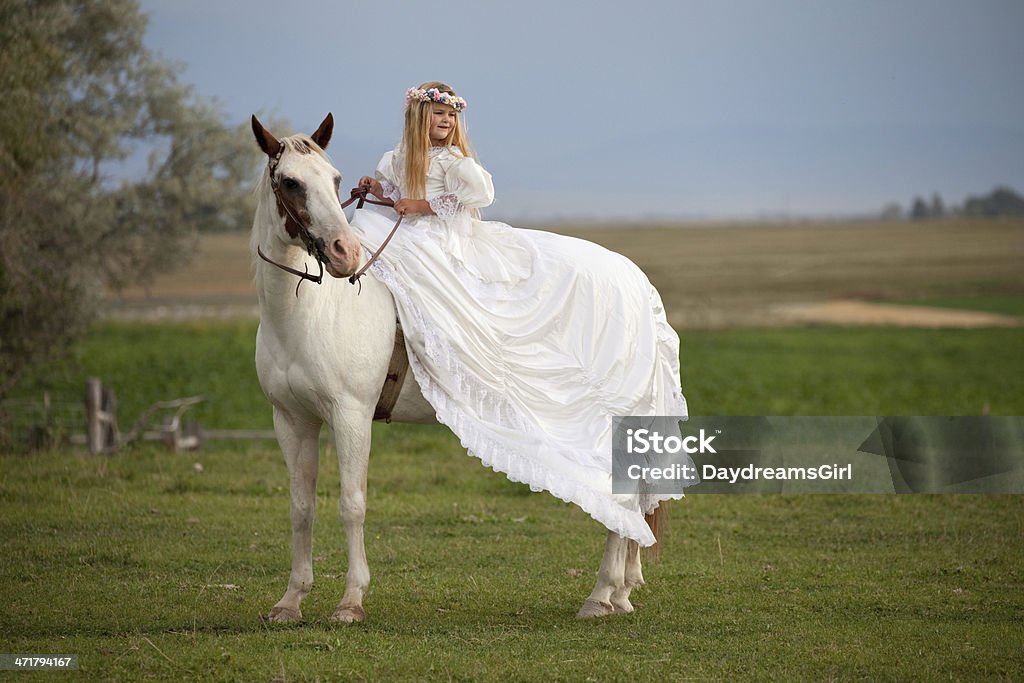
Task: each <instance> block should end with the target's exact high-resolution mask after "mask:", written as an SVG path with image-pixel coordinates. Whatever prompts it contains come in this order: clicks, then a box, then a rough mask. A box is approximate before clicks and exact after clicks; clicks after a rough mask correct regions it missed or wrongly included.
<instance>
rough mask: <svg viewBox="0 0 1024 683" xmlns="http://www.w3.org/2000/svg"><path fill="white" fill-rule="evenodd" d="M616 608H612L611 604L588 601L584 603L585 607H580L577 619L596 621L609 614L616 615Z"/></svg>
mask: <svg viewBox="0 0 1024 683" xmlns="http://www.w3.org/2000/svg"><path fill="white" fill-rule="evenodd" d="M614 613H615V608H614V607H612V604H611V603H610V602H600V601H598V600H587V601H586V602H584V603H583V607H580V611H579V612H577V613H576V618H577V619H596V618H598V617H606V616H608V615H609V614H614Z"/></svg>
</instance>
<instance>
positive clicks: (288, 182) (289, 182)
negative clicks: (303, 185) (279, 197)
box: [282, 178, 299, 190]
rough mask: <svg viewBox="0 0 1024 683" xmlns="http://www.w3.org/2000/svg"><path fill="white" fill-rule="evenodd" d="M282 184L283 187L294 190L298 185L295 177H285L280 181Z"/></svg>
mask: <svg viewBox="0 0 1024 683" xmlns="http://www.w3.org/2000/svg"><path fill="white" fill-rule="evenodd" d="M282 185H284V186H285V188H287V189H289V190H296V189H298V187H299V183H298V182H296V181H295V179H293V178H285V179H284V180H283V181H282Z"/></svg>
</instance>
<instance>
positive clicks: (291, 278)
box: [251, 201, 338, 335]
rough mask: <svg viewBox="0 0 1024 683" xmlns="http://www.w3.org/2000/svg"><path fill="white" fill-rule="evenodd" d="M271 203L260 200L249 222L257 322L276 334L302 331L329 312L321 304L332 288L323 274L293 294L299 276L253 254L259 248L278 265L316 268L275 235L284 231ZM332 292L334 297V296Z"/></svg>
mask: <svg viewBox="0 0 1024 683" xmlns="http://www.w3.org/2000/svg"><path fill="white" fill-rule="evenodd" d="M274 206H275V205H274V203H273V202H270V203H269V204H268V203H267V202H266V201H261V202H260V206H259V207H258V208H257V210H256V216H257V218H256V223H255V224H254V225H253V235H252V245H251V248H252V252H253V257H254V259H255V263H256V293H257V295H258V297H259V304H260V322H261V324H264V325H270V326H272V327H274V328H275V329H276V330H277V331H278V334H283V335H289V334H291V333H298V334H302V333H304V332H305V330H306V328H307V327H308V325H309V324H310V322H311V321H313V320H316V319H319V318H322V317H323V316H324V315H325V314H326V315H327V316H329V315H330V307H328V306H325V303H326V302H325V301H324V297H325V295H326V293H327V292H326V290H330V289H333V287H332V285H333V283H331V281H330V280H331V278H330V277H329V276H327V275H325V280H324V282H323V284H321V285H317V284H316V283H314V282H305V281H303V283H302V284H301V285H300V286H299V289H298V296H296V289H295V286H296V285H297V284H299V279H298V277H296V276H295V275H292V274H291V273H287V272H285V271H283V270H281V269H280V268H278V267H277V266H274V265H273V264H270V263H267V262H266V261H264V260H263V259H261V258H259V257H258V256H256V249H257V247H258V248H259V250H260V251H262V252H263V254H264V255H266V256H267V257H268V258H270V259H272V260H274V261H276V262H277V263H280V264H281V265H285V266H289V267H291V268H295V269H296V270H299V271H300V272H301V271H302V270H303V269H307V270H308V269H310V268H312V271H311V272H312V273H313V274H316V273H317V272H318V270H319V268H318V266H317V264H316V259H314V258H313V257H311V256H309V255H308V254H307V253H306V250H305V249H302V248H301V247H299V246H296V245H288V244H285V243H283V242H282V241H281V240H280V239H278V238H277V237H275V235H276V234H279V233H280V232H281V231H283V230H284V225H283V221H282V220H281V219H280V217H279V216H278V215H277V212H276V211H274V210H273V209H274ZM337 294H338V293H337V292H335V298H337Z"/></svg>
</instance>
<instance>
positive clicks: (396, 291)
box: [370, 260, 686, 547]
mask: <svg viewBox="0 0 1024 683" xmlns="http://www.w3.org/2000/svg"><path fill="white" fill-rule="evenodd" d="M370 270H371V271H372V273H373V274H374V275H375V276H376V277H377V278H378V279H379V280H380V281H381V282H383V283H384V285H385V286H387V288H388V289H389V290H390V291H391V293H392V295H393V296H394V297H395V298H396V299H397V300H398V301H399V302H400V303H401V309H404V310H405V311H406V312H407V313H408V314H409V315H411V316H412V317H413V318H414V320H412V321H409V323H410V324H411V325H414V326H415V327H416V329H417V330H420V331H421V332H422V334H423V337H424V346H425V348H424V353H426V355H427V356H429V357H430V358H431V360H432V361H434V362H436V363H438V364H439V365H442V366H443V367H444V368H445V369H446V370H447V371H448V372H449V373H451V375H452V376H453V377H454V378H455V379H456V381H457V382H458V386H459V390H460V391H461V392H462V393H463V394H464V395H465V396H467V397H468V400H469V401H470V402H471V403H473V404H475V405H477V407H478V408H480V409H481V415H483V416H485V417H491V418H494V419H495V421H496V422H497V423H498V424H499V425H502V426H504V427H506V428H509V429H514V430H517V431H525V430H524V427H525V426H526V424H527V423H528V422H529V421H528V420H525V419H524V418H523V416H522V415H521V414H520V412H519V410H518V409H516V407H515V406H514V405H512V404H511V403H510V402H509V401H508V400H507V399H505V398H504V397H502V396H494V395H493V393H492V392H491V391H489V390H488V389H487V388H486V387H483V386H481V385H480V384H479V382H477V381H476V380H475V379H474V378H473V377H472V376H470V375H469V374H467V373H466V372H465V371H464V370H463V368H462V365H461V364H460V363H459V362H458V359H457V358H456V356H455V354H454V353H453V351H452V349H451V347H450V344H449V343H448V341H447V340H446V339H445V338H444V337H442V336H441V335H439V334H438V333H437V332H436V329H437V326H436V325H434V324H432V323H431V321H427V320H425V319H424V315H423V312H422V311H421V310H420V309H419V307H417V306H416V305H415V303H414V301H413V298H412V297H411V296H410V295H409V293H408V291H407V290H406V289H405V286H404V284H403V283H402V282H401V281H400V280H399V278H398V277H396V276H395V274H394V272H393V271H392V270H391V268H390V267H389V266H388V265H387V264H386V262H385V261H384V260H378V261H375V262H374V264H373V265H372V266H371V268H370ZM652 290H653V287H652ZM653 291H654V292H655V294H654V295H653V296H657V293H656V290H653ZM651 303H652V308H653V304H654V303H655V302H654V301H653V297H652V302H651ZM660 303H661V302H660V298H659V300H658V301H657V304H660ZM659 308H660V306H659ZM665 327H668V326H667V323H665V324H664V325H660V326H659V330H658V337H659V339H662V338H665V339H666V340H669V338H670V337H675V335H674V332H672V331H671V328H668V330H665V329H663V328H665ZM669 333H671V334H669ZM670 348H671V347H670ZM677 358H678V356H677ZM677 363H678V361H677ZM409 365H410V367H411V368H412V371H413V376H414V377H415V379H416V382H417V384H418V385H419V387H420V391H421V392H422V393H423V397H424V398H425V399H426V400H427V402H429V403H430V405H431V406H433V408H434V410H435V411H436V413H437V419H438V421H439V422H440V423H441V424H443V425H446V426H447V427H449V428H450V429H451V430H452V431H453V432H454V433H455V434H456V435H457V436H458V437H459V441H460V443H461V444H462V446H463V447H464V448H466V449H467V451H468V452H469V454H470V455H471V456H473V457H476V458H478V459H479V460H480V461H481V462H483V464H484V465H486V466H488V467H490V468H491V469H492V470H494V471H496V472H502V473H504V474H505V475H506V476H507V477H508V478H509V479H510V480H512V481H515V482H519V483H523V484H527V485H528V486H529V487H530V490H531V491H547V492H549V493H550V494H552V495H553V496H555V497H556V498H558V499H560V500H562V501H565V502H567V503H575V504H576V505H578V506H579V507H580V508H582V509H583V511H584V512H586V513H587V514H589V515H590V516H591V517H593V518H594V519H595V520H597V521H598V522H601V523H602V524H603V525H604V526H605V527H607V528H608V529H609V530H611V531H614V532H615V533H617V534H619V535H620V536H623V537H625V538H630V539H633V540H635V541H637V542H638V543H639V544H640V545H641V546H645V547H646V546H650V545H653V544H654V543H655V538H654V534H653V533H652V532H651V530H650V527H648V525H647V523H646V521H645V520H644V517H643V514H649V513H650V512H652V511H653V510H654V508H656V507H657V506H658V504H659V503H660V502H661V501H665V500H672V499H679V498H682V497H683V494H682V493H677V494H646V495H633V496H620V499H624V501H625V500H628V501H629V503H630V505H629V507H628V508H627V507H626V506H625V505H624V504H620V503H619V502H617V501H615V500H614V499H612V498H610V497H609V494H607V493H603V492H598V491H595V490H594V489H592V488H591V487H589V486H587V485H586V484H584V483H581V482H577V481H573V480H570V479H566V478H565V477H561V476H555V475H553V474H552V473H550V472H549V471H547V470H545V469H543V468H542V467H541V466H539V465H538V464H537V463H536V462H534V461H531V459H530V458H529V457H528V454H527V453H526V452H524V451H523V450H520V449H517V448H514V447H510V446H509V445H508V443H507V442H505V441H502V440H500V439H499V438H497V437H496V436H495V435H493V434H492V433H490V432H489V431H487V430H485V429H482V428H481V427H480V426H479V422H478V421H477V420H476V419H475V418H473V417H472V416H471V415H469V414H468V413H467V412H466V411H464V410H463V409H462V408H461V407H460V406H459V405H456V404H454V403H453V402H451V401H449V400H448V396H447V394H446V393H445V391H444V390H443V388H442V387H440V386H439V385H438V384H437V383H436V382H435V381H434V380H433V379H432V378H431V377H430V374H429V373H428V372H427V370H426V368H425V367H424V366H423V364H422V362H421V361H420V359H419V358H418V357H417V355H416V353H415V352H413V349H411V348H410V349H409ZM669 374H670V375H671V374H672V373H671V372H670V373H669ZM675 376H676V377H678V371H677V372H675ZM668 379H669V380H670V382H669V386H674V385H675V380H674V378H671V377H670V378H668ZM668 403H669V405H668V406H667V407H668V408H669V410H668V411H666V413H665V414H668V415H672V414H677V415H685V414H686V413H685V410H686V402H685V400H684V399H683V398H682V394H681V393H680V392H679V390H678V389H675V390H674V391H673V393H672V396H671V397H670V399H669V401H668ZM679 411H682V412H679ZM608 476H609V478H610V477H611V474H610V472H609V474H608ZM609 483H610V482H609Z"/></svg>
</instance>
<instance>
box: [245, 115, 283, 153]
mask: <svg viewBox="0 0 1024 683" xmlns="http://www.w3.org/2000/svg"><path fill="white" fill-rule="evenodd" d="M252 134H253V135H255V136H256V143H257V144H258V145H259V146H260V149H262V150H263V152H264V153H265V154H266V155H267V156H268V157H276V156H277V155H278V153H279V152H280V151H281V141H280V140H278V139H277V138H275V137H274V135H273V134H272V133H271V132H270V131H269V130H267V129H266V128H264V127H263V124H262V123H260V120H259V119H258V118H256V114H253V115H252Z"/></svg>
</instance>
